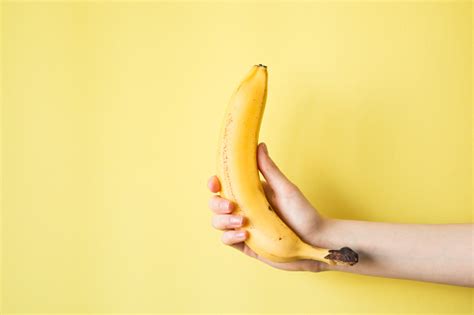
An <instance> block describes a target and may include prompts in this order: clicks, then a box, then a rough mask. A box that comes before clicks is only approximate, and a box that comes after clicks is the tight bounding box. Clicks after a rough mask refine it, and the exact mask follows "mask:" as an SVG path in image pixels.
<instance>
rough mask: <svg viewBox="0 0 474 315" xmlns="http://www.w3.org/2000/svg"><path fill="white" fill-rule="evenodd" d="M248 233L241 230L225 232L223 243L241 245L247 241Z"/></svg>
mask: <svg viewBox="0 0 474 315" xmlns="http://www.w3.org/2000/svg"><path fill="white" fill-rule="evenodd" d="M247 236H248V235H247V231H245V230H240V231H225V232H224V233H222V237H221V240H222V243H224V244H225V245H234V244H237V243H241V242H243V241H245V240H246V239H247Z"/></svg>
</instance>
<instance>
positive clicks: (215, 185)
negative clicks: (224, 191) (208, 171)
mask: <svg viewBox="0 0 474 315" xmlns="http://www.w3.org/2000/svg"><path fill="white" fill-rule="evenodd" d="M207 187H208V188H209V190H210V191H211V192H213V193H218V192H220V191H221V183H220V181H219V178H217V176H215V175H214V176H211V178H209V180H208V181H207Z"/></svg>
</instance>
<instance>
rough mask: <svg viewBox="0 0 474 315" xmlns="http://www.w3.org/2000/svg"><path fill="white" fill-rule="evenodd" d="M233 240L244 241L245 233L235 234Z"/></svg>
mask: <svg viewBox="0 0 474 315" xmlns="http://www.w3.org/2000/svg"><path fill="white" fill-rule="evenodd" d="M235 238H236V239H238V240H244V239H245V231H238V232H237V233H235Z"/></svg>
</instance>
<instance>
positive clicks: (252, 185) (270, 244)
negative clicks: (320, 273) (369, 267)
mask: <svg viewBox="0 0 474 315" xmlns="http://www.w3.org/2000/svg"><path fill="white" fill-rule="evenodd" d="M266 94H267V69H266V67H265V66H263V65H258V66H254V67H252V69H251V71H250V73H249V74H248V75H247V76H246V77H245V79H244V80H243V81H242V83H241V84H240V85H239V87H238V88H237V90H236V91H235V92H234V94H233V96H232V98H231V101H230V103H229V106H228V109H227V112H226V114H225V118H224V123H223V126H222V130H221V134H220V141H219V150H218V156H217V161H218V162H217V165H218V171H217V177H212V178H211V179H210V181H209V188H210V190H211V191H212V192H220V194H221V196H220V197H219V196H214V197H212V198H211V200H210V208H211V209H212V210H213V211H214V212H216V215H215V216H214V218H213V225H214V227H216V228H218V229H223V230H227V231H226V232H224V234H223V242H224V243H226V244H228V245H234V246H235V247H237V248H239V249H241V250H243V251H244V252H246V253H247V254H249V255H251V256H254V257H259V258H260V259H261V260H263V261H265V262H267V263H269V264H271V265H274V266H276V267H280V268H284V269H290V270H305V269H306V267H307V265H308V264H311V263H316V262H314V260H316V261H319V262H324V263H327V264H331V265H353V264H355V263H357V261H358V255H357V253H355V252H354V251H353V250H351V249H350V248H347V247H343V248H341V249H339V250H329V249H325V248H319V247H315V246H312V245H310V244H311V243H312V239H313V236H312V235H314V234H315V233H316V229H317V225H318V222H319V221H320V218H319V215H318V213H317V212H316V211H315V209H314V208H313V207H312V206H311V204H310V203H309V202H308V201H307V200H306V198H305V197H304V196H303V195H302V193H301V192H300V191H299V190H298V188H297V187H296V186H295V185H293V184H292V183H291V182H290V181H289V180H288V179H287V178H286V177H285V176H284V175H283V174H282V173H281V172H280V171H279V169H278V168H277V167H276V165H275V164H274V163H273V161H272V160H271V159H270V157H269V156H268V152H267V150H266V147H265V146H264V145H260V146H258V154H257V143H258V134H259V130H260V123H261V120H262V116H263V112H264V108H265V101H266ZM259 169H260V171H261V172H262V174H263V176H264V177H265V180H266V182H264V183H262V182H261V181H260V178H259V174H258V170H259ZM231 213H232V214H231ZM232 229H233V230H232ZM244 242H245V243H244Z"/></svg>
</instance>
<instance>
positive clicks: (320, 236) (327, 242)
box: [310, 216, 336, 248]
mask: <svg viewBox="0 0 474 315" xmlns="http://www.w3.org/2000/svg"><path fill="white" fill-rule="evenodd" d="M335 221H336V220H335V219H331V218H328V217H324V216H320V218H319V220H318V223H317V224H316V227H315V230H314V232H313V233H312V238H311V240H310V242H311V245H313V246H316V247H322V248H330V247H332V246H333V244H334V242H333V241H332V240H331V239H330V238H331V235H332V234H333V233H330V231H331V230H332V229H333V226H334V223H335Z"/></svg>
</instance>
